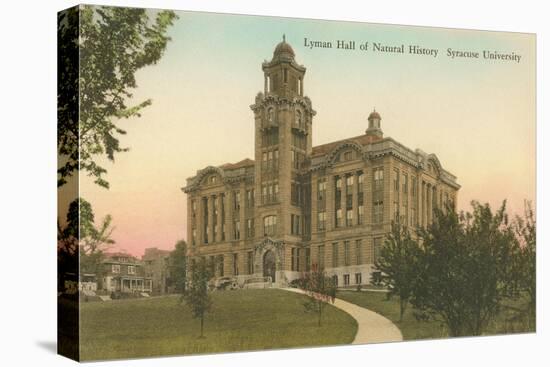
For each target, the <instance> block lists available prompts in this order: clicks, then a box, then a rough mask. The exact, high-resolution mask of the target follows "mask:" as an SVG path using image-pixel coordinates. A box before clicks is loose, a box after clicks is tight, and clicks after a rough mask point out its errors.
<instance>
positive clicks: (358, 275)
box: [355, 273, 363, 284]
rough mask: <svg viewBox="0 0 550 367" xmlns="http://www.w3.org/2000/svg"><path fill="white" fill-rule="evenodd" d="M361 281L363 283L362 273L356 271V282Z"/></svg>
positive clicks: (359, 282)
mask: <svg viewBox="0 0 550 367" xmlns="http://www.w3.org/2000/svg"><path fill="white" fill-rule="evenodd" d="M361 283H363V279H362V276H361V273H355V284H361Z"/></svg>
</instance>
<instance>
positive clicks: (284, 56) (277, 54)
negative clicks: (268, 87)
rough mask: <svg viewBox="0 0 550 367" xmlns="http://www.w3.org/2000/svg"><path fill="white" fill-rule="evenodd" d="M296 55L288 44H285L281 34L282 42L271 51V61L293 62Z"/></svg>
mask: <svg viewBox="0 0 550 367" xmlns="http://www.w3.org/2000/svg"><path fill="white" fill-rule="evenodd" d="M295 56H296V54H295V53H294V50H293V49H292V46H290V44H288V43H286V37H285V35H284V34H283V41H282V42H279V44H277V46H276V47H275V50H274V51H273V59H272V60H271V61H272V62H273V61H293V60H294V57H295Z"/></svg>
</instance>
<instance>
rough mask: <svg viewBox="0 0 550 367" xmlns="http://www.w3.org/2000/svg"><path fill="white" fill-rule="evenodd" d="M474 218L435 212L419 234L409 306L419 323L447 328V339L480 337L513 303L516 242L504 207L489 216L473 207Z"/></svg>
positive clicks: (475, 204)
mask: <svg viewBox="0 0 550 367" xmlns="http://www.w3.org/2000/svg"><path fill="white" fill-rule="evenodd" d="M472 207H473V211H472V213H460V214H458V213H456V212H454V211H453V210H444V211H442V210H436V211H435V214H434V220H433V222H432V224H430V225H429V226H428V227H427V228H425V229H420V230H419V236H420V242H421V247H420V248H421V251H420V255H419V267H418V269H419V271H418V281H417V282H416V286H415V288H414V290H413V293H412V297H411V303H412V305H413V306H414V307H415V309H416V311H417V315H418V316H419V317H422V318H433V319H437V320H440V321H442V322H443V323H445V324H446V325H447V328H448V331H449V334H450V335H451V336H466V335H480V334H482V333H483V331H484V330H486V328H487V326H488V324H489V323H490V322H491V321H492V320H493V319H494V318H495V317H496V316H497V314H498V313H499V311H500V306H501V303H502V301H503V300H505V299H507V298H509V297H512V296H513V294H514V292H513V291H512V288H513V287H511V284H513V282H511V281H510V280H512V279H513V274H512V269H513V264H514V261H515V260H514V259H515V256H516V255H517V246H516V245H517V242H516V241H515V239H514V234H513V232H512V230H511V227H510V226H509V225H508V219H507V215H506V204H505V202H504V203H503V204H502V206H501V207H500V208H499V209H498V210H497V211H496V212H494V213H493V211H492V210H491V208H490V207H489V205H488V204H484V205H482V204H480V203H478V202H473V203H472Z"/></svg>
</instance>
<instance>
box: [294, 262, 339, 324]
mask: <svg viewBox="0 0 550 367" xmlns="http://www.w3.org/2000/svg"><path fill="white" fill-rule="evenodd" d="M298 284H299V285H300V286H301V287H302V289H303V290H304V291H305V292H306V296H307V297H308V300H307V302H305V303H304V307H305V309H306V311H308V312H315V313H317V316H318V318H317V325H318V326H321V319H322V315H323V310H324V308H325V306H326V305H327V304H328V302H334V299H335V298H336V284H335V283H334V281H333V280H332V279H331V278H330V277H328V276H327V275H326V274H325V272H324V271H322V270H321V269H320V268H319V267H318V266H317V265H315V264H314V265H313V266H312V270H311V271H310V272H307V273H305V274H304V275H303V277H302V279H301V280H300V282H298Z"/></svg>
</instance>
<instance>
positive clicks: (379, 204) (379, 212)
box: [372, 199, 384, 223]
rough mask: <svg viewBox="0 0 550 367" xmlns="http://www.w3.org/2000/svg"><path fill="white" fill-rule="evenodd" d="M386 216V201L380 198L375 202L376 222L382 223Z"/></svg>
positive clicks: (374, 218) (374, 219)
mask: <svg viewBox="0 0 550 367" xmlns="http://www.w3.org/2000/svg"><path fill="white" fill-rule="evenodd" d="M383 218H384V202H383V201H382V200H381V199H379V200H377V201H375V202H374V204H373V218H372V221H373V222H374V223H382V221H383Z"/></svg>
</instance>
